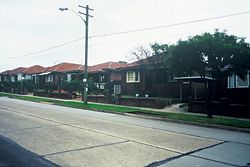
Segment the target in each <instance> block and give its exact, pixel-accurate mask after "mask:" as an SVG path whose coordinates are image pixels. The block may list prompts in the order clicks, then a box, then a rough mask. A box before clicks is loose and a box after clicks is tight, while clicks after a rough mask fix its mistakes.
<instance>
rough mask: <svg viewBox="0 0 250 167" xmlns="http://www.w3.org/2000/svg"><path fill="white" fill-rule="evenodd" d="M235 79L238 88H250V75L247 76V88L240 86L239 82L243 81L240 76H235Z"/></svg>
mask: <svg viewBox="0 0 250 167" xmlns="http://www.w3.org/2000/svg"><path fill="white" fill-rule="evenodd" d="M235 79H236V85H235V87H236V88H248V87H249V73H247V74H246V82H247V85H246V86H240V85H238V80H239V79H240V80H242V79H241V78H240V77H239V76H238V75H235Z"/></svg>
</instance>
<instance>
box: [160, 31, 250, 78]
mask: <svg viewBox="0 0 250 167" xmlns="http://www.w3.org/2000/svg"><path fill="white" fill-rule="evenodd" d="M159 47H160V46H158V45H156V47H155V48H156V51H155V52H156V53H157V52H162V48H161V49H159ZM162 47H163V48H164V47H165V46H162ZM165 51H166V50H165ZM165 57H166V63H167V65H168V66H169V67H170V69H171V70H172V71H174V72H175V73H176V74H177V75H179V76H188V75H193V74H194V73H198V74H199V75H200V76H202V77H204V76H207V75H209V76H211V77H213V78H214V79H216V80H218V79H221V78H223V77H226V76H228V75H229V74H231V73H232V72H235V73H236V74H238V75H239V76H241V77H243V76H244V73H245V72H246V70H248V69H250V46H249V43H247V42H246V41H245V38H241V37H237V36H235V35H228V34H227V33H226V31H223V32H220V31H218V30H215V32H214V33H204V34H201V35H196V36H194V37H190V38H188V39H187V40H179V41H178V43H177V44H176V45H172V46H169V47H168V50H167V52H165Z"/></svg>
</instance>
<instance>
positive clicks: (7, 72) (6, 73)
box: [0, 70, 10, 75]
mask: <svg viewBox="0 0 250 167" xmlns="http://www.w3.org/2000/svg"><path fill="white" fill-rule="evenodd" d="M9 72H10V70H6V71H3V72H1V73H0V74H2V75H8V74H9Z"/></svg>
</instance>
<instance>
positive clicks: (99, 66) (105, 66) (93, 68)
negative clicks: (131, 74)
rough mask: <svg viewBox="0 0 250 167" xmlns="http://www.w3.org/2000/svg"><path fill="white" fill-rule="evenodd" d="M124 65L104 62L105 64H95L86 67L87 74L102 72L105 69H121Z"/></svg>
mask: <svg viewBox="0 0 250 167" xmlns="http://www.w3.org/2000/svg"><path fill="white" fill-rule="evenodd" d="M125 66H126V64H124V63H118V62H111V61H110V62H106V63H101V64H97V65H94V66H89V67H88V72H90V73H95V72H103V71H104V70H105V69H111V70H113V69H117V68H121V67H125Z"/></svg>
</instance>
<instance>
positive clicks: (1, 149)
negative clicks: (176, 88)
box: [0, 135, 58, 167]
mask: <svg viewBox="0 0 250 167" xmlns="http://www.w3.org/2000/svg"><path fill="white" fill-rule="evenodd" d="M7 166H12V167H15V166H16V167H27V166H31V167H32V166H35V167H46V166H48V167H53V166H55V167H56V166H58V165H56V164H54V163H52V162H50V161H48V160H46V159H44V158H41V157H40V156H38V155H36V154H34V153H32V152H30V151H28V150H26V149H25V148H23V147H21V146H19V145H18V144H17V143H15V142H13V141H11V140H9V139H8V138H6V137H4V136H1V135H0V167H7Z"/></svg>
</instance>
